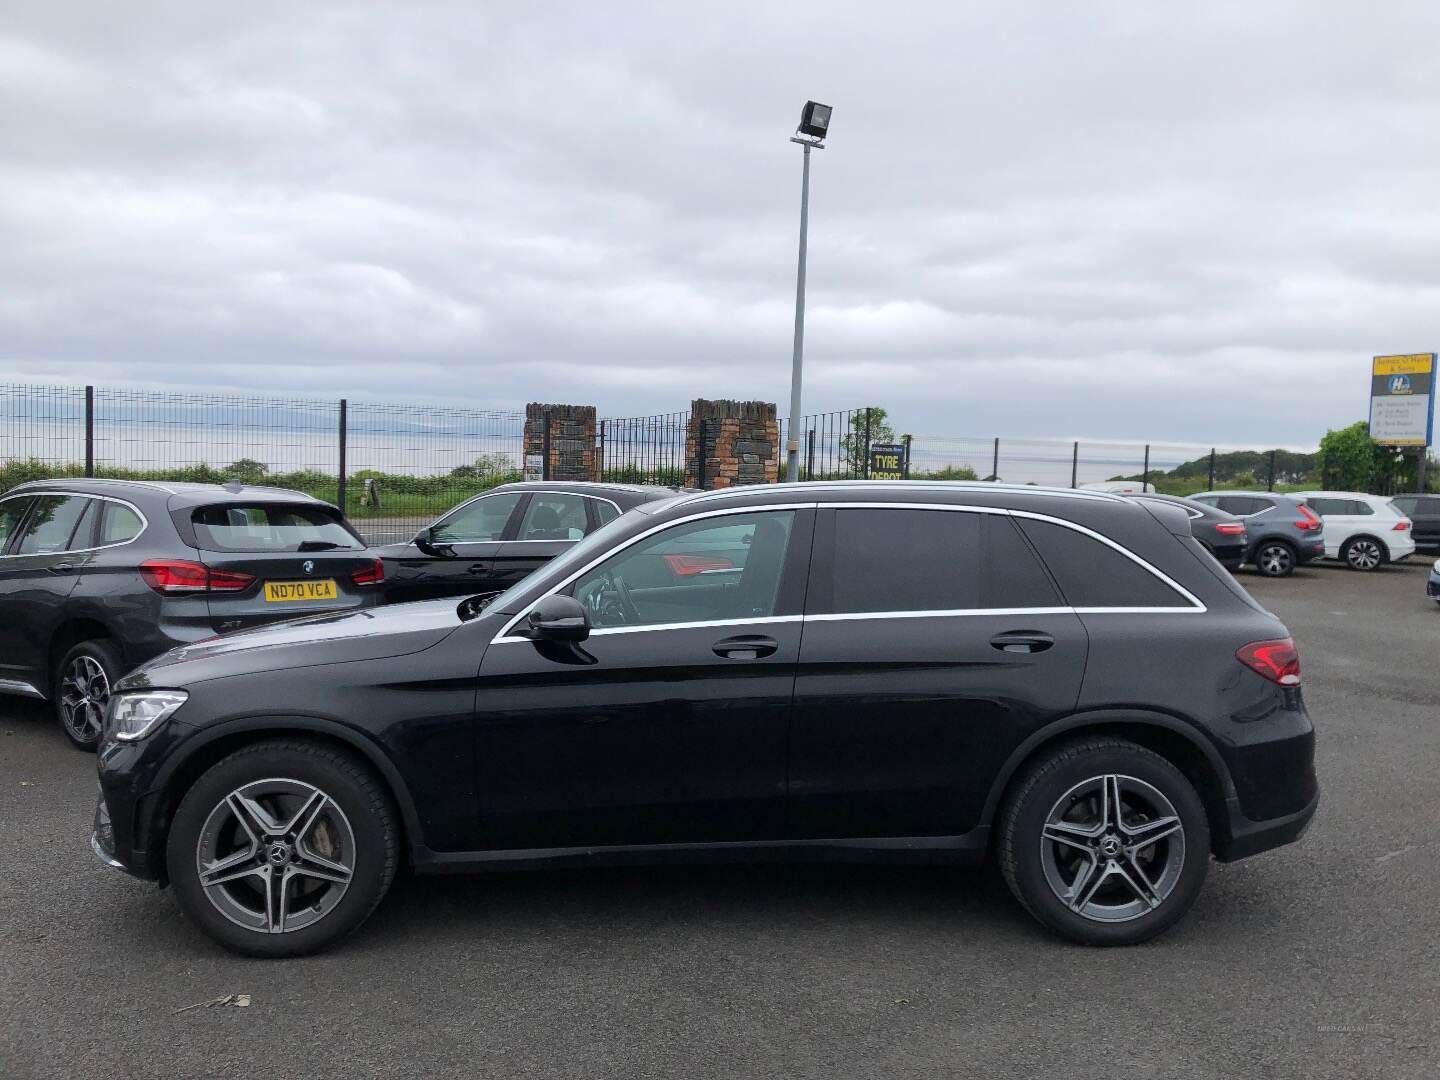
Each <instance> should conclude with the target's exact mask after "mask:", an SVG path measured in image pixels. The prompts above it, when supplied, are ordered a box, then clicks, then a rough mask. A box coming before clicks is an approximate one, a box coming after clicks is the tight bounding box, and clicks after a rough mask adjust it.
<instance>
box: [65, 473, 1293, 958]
mask: <svg viewBox="0 0 1440 1080" xmlns="http://www.w3.org/2000/svg"><path fill="white" fill-rule="evenodd" d="M1299 683H1300V675H1299V659H1298V657H1297V655H1296V652H1295V648H1294V646H1293V644H1292V643H1291V641H1290V640H1289V637H1288V634H1287V632H1286V629H1285V627H1284V626H1283V625H1281V623H1280V622H1279V621H1278V620H1277V619H1276V618H1275V617H1274V616H1273V615H1270V614H1269V613H1267V612H1266V611H1264V610H1263V609H1262V608H1261V607H1260V606H1259V605H1257V604H1256V603H1255V602H1254V601H1253V600H1252V599H1251V598H1250V597H1249V595H1248V594H1247V593H1246V592H1245V591H1244V590H1243V589H1242V588H1241V587H1240V586H1239V585H1238V584H1236V582H1235V581H1234V580H1233V579H1232V578H1231V577H1230V575H1229V574H1227V573H1225V571H1224V570H1223V569H1221V568H1220V567H1219V566H1218V565H1217V564H1216V563H1215V560H1214V559H1212V558H1211V557H1210V556H1209V555H1208V554H1207V553H1206V552H1205V551H1204V550H1203V549H1202V548H1201V546H1200V545H1199V544H1198V543H1197V542H1196V540H1195V539H1194V537H1193V536H1192V535H1191V531H1190V521H1189V519H1188V518H1187V517H1186V516H1185V514H1183V513H1181V512H1179V511H1178V510H1175V509H1173V508H1171V507H1168V506H1163V505H1159V504H1157V503H1155V502H1153V501H1145V502H1143V503H1141V502H1135V501H1132V500H1129V499H1125V498H1122V497H1119V496H1115V495H1108V494H1099V493H1094V492H1081V491H1068V490H1067V491H1060V490H1047V489H1041V488H1028V487H1027V488H1018V487H1007V486H1004V485H999V484H976V485H962V484H943V483H917V484H910V483H888V482H872V483H866V482H863V481H862V482H850V483H813V484H803V485H791V484H781V485H767V486H763V487H751V488H730V489H726V490H723V491H715V492H708V493H702V494H692V495H683V496H679V497H675V498H671V499H668V500H665V501H662V502H658V503H651V504H648V505H646V506H642V507H640V508H638V509H636V510H633V511H631V512H629V513H628V514H626V515H624V516H623V517H621V518H620V519H619V520H617V521H614V522H612V523H610V524H609V525H608V526H606V527H605V528H603V529H601V530H599V531H597V532H596V533H594V534H592V535H591V536H589V537H587V538H586V539H585V540H584V541H582V542H581V543H579V544H577V545H576V546H575V547H573V548H571V550H570V551H568V552H567V553H566V554H564V555H562V556H561V557H560V558H558V559H556V560H555V561H553V562H551V563H550V564H549V565H547V566H544V567H542V568H541V569H539V570H538V571H536V573H535V574H533V575H532V576H531V577H529V578H527V579H526V580H525V581H523V582H521V583H520V584H519V585H517V586H515V587H514V588H512V589H511V590H509V591H508V592H506V593H504V594H503V595H501V596H499V597H497V598H493V599H490V600H489V601H488V603H487V602H484V601H482V600H480V599H477V598H469V599H466V600H462V601H459V602H457V601H455V600H453V599H446V600H436V601H428V602H418V603H413V604H400V605H395V606H390V607H382V608H379V609H376V610H372V611H365V612H359V613H354V614H347V615H337V616H324V617H317V618H313V619H306V620H302V621H298V622H291V623H287V624H285V625H283V626H280V627H275V628H271V629H262V630H255V631H250V632H247V633H242V634H236V635H233V636H230V637H227V638H222V639H218V640H216V641H213V642H206V643H203V644H199V645H193V646H189V647H187V648H183V649H179V650H177V651H174V652H171V653H169V654H168V655H166V656H164V657H162V658H160V659H158V660H156V661H154V662H153V663H151V664H149V665H147V666H146V667H145V668H143V669H141V670H140V671H139V672H137V673H135V674H133V675H131V676H130V677H128V678H127V679H125V680H124V681H123V682H122V683H121V684H120V685H119V686H118V687H117V688H116V693H115V696H114V698H113V699H112V704H111V710H110V715H109V719H108V723H107V727H106V733H105V740H104V743H103V745H102V747H101V750H100V754H99V771H100V783H101V789H102V794H101V799H100V801H99V803H98V804H97V807H96V825H95V832H94V837H93V840H92V844H93V847H94V848H95V851H96V852H97V854H98V855H99V856H100V858H101V859H103V860H104V861H106V862H108V863H110V864H111V865H114V866H117V867H120V868H122V869H125V870H128V871H129V872H130V873H132V874H135V875H137V876H139V877H142V878H148V879H158V880H160V881H161V882H168V883H169V884H170V885H171V886H173V887H174V889H175V891H176V894H177V899H178V900H179V902H180V904H181V905H182V906H183V908H184V909H185V911H186V912H187V913H188V914H189V915H190V916H191V917H192V918H193V919H194V920H195V922H196V923H198V924H199V926H200V927H202V928H203V929H204V930H205V931H206V932H208V933H209V934H210V935H212V936H213V937H214V938H216V939H217V940H219V941H220V942H222V943H223V944H225V945H227V946H229V947H231V948H233V949H237V950H240V951H242V952H247V953H253V954H260V955H271V956H278V955H292V954H299V953H305V952H311V951H314V950H316V949H320V948H323V947H325V946H327V945H329V944H331V943H333V942H334V941H336V940H337V939H338V938H340V937H341V936H343V935H344V934H346V933H348V932H350V931H352V930H354V929H355V928H356V927H358V926H359V925H360V924H361V923H362V922H364V921H365V919H366V917H367V916H368V915H369V914H370V912H371V911H373V910H374V908H375V906H376V905H377V904H378V903H379V902H380V900H381V898H382V897H383V896H384V894H385V891H386V889H387V888H388V887H389V885H390V882H391V879H392V878H393V877H394V875H395V873H396V871H397V869H398V868H399V867H400V866H401V865H402V864H408V865H409V866H411V867H413V868H415V869H416V870H417V871H426V872H436V871H448V870H457V869H462V868H481V867H489V868H503V867H523V866H536V865H544V864H566V863H597V862H616V861H645V860H665V859H671V860H673V859H717V858H727V859H734V858H775V857H792V858H812V859H813V858H826V859H865V860H882V861H904V860H921V861H957V862H967V861H979V860H981V859H983V858H985V857H986V856H987V854H988V855H993V857H994V858H995V859H996V860H997V861H998V863H999V866H1000V869H1001V871H1002V872H1003V874H1004V876H1005V879H1006V881H1007V882H1008V883H1009V885H1010V888H1011V889H1012V890H1013V891H1014V893H1015V895H1016V896H1017V897H1018V898H1019V900H1020V902H1021V903H1022V904H1023V905H1024V906H1025V907H1026V909H1027V910H1029V911H1030V912H1031V913H1032V914H1033V915H1034V916H1035V917H1036V918H1037V919H1039V920H1040V921H1041V922H1043V923H1044V924H1045V925H1047V926H1049V927H1051V928H1052V929H1054V930H1056V931H1058V932H1059V933H1061V934H1064V935H1067V936H1069V937H1072V938H1075V939H1078V940H1080V941H1085V942H1091V943H1097V944H1127V943H1132V942H1138V941H1141V940H1144V939H1146V938H1149V937H1152V936H1153V935H1155V934H1158V933H1160V932H1161V931H1163V930H1164V929H1166V928H1167V927H1169V926H1171V925H1172V924H1173V923H1174V922H1175V921H1176V920H1178V919H1179V918H1180V917H1181V916H1182V915H1183V914H1184V912H1185V911H1186V910H1187V908H1188V907H1189V906H1190V904H1191V903H1192V902H1193V900H1194V899H1195V897H1196V895H1197V893H1198V891H1199V889H1200V887H1201V883H1202V881H1203V879H1204V878H1205V875H1206V870H1207V866H1208V864H1209V860H1210V858H1211V856H1212V855H1214V856H1215V857H1217V858H1219V859H1222V860H1230V859H1238V858H1241V857H1244V856H1248V855H1253V854H1255V853H1256V852H1260V851H1264V850H1266V849H1267V848H1272V847H1275V846H1277V845H1280V844H1285V843H1289V842H1290V841H1293V840H1295V839H1296V838H1297V837H1299V836H1300V834H1301V833H1302V832H1303V830H1304V829H1305V827H1306V825H1307V823H1308V822H1309V820H1310V817H1311V815H1312V814H1313V813H1314V810H1315V806H1316V802H1317V800H1318V798H1319V795H1318V789H1317V786H1316V780H1315V772H1314V768H1313V763H1312V758H1313V750H1314V732H1313V729H1312V727H1311V724H1310V718H1309V716H1308V715H1307V713H1306V711H1305V705H1304V702H1303V700H1302V697H1301V691H1300V686H1299Z"/></svg>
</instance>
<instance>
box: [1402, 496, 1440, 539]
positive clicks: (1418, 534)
mask: <svg viewBox="0 0 1440 1080" xmlns="http://www.w3.org/2000/svg"><path fill="white" fill-rule="evenodd" d="M1396 501H1397V502H1398V501H1399V500H1396ZM1410 518H1411V520H1413V521H1414V522H1415V542H1416V543H1417V544H1423V545H1424V546H1425V547H1436V546H1437V545H1440V498H1436V497H1435V496H1433V495H1426V496H1424V497H1423V498H1420V499H1417V500H1416V506H1415V510H1414V512H1412V513H1411V514H1410Z"/></svg>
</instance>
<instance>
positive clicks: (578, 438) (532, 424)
mask: <svg viewBox="0 0 1440 1080" xmlns="http://www.w3.org/2000/svg"><path fill="white" fill-rule="evenodd" d="M547 419H548V421H549V424H548V431H547V424H546V421H547ZM547 446H548V451H549V454H550V462H549V468H548V469H547V468H546V467H545V454H546V451H547ZM598 464H599V462H598V461H597V460H596V458H595V406H593V405H543V404H540V403H538V402H531V403H530V404H529V405H526V406H525V479H527V480H541V479H549V480H599V479H600V475H599V473H598V471H597V466H598Z"/></svg>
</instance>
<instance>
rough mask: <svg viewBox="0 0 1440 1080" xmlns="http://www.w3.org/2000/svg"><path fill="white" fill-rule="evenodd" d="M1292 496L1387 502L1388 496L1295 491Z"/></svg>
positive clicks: (1352, 492) (1345, 492) (1355, 492)
mask: <svg viewBox="0 0 1440 1080" xmlns="http://www.w3.org/2000/svg"><path fill="white" fill-rule="evenodd" d="M1293 494H1295V495H1296V496H1298V497H1300V498H1302V499H1311V498H1316V499H1375V500H1377V501H1379V502H1387V501H1389V499H1390V498H1391V496H1389V495H1371V494H1369V493H1368V492H1365V491H1296V492H1294V493H1293Z"/></svg>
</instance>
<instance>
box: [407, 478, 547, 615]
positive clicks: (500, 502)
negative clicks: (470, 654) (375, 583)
mask: <svg viewBox="0 0 1440 1080" xmlns="http://www.w3.org/2000/svg"><path fill="white" fill-rule="evenodd" d="M524 497H525V493H524V492H521V491H501V492H496V493H495V494H493V495H482V496H481V497H480V498H478V499H472V500H470V501H469V502H467V503H463V504H462V505H461V506H459V507H457V508H456V509H455V510H453V511H452V512H451V513H449V514H447V515H446V516H445V517H443V518H441V519H440V520H439V521H437V522H436V523H435V524H434V525H432V526H431V527H430V529H429V530H428V531H429V536H428V538H427V539H425V540H423V541H420V540H418V538H417V542H415V543H411V544H408V545H406V547H405V549H404V551H403V553H402V554H401V555H400V556H399V557H398V558H391V559H389V560H388V562H387V566H386V573H387V574H388V575H391V578H390V580H389V581H387V582H386V585H385V599H386V602H387V603H392V604H393V603H399V602H401V601H404V600H433V599H436V598H437V597H441V596H469V595H472V594H474V593H481V592H491V591H493V590H495V589H496V588H497V587H503V586H497V585H496V582H495V578H494V573H495V557H496V556H497V555H499V554H500V548H501V543H502V541H503V539H504V537H505V535H506V529H507V527H508V525H509V523H510V521H511V519H512V518H513V517H514V516H515V515H516V512H517V510H518V509H519V506H520V502H521V500H522V499H523V498H524Z"/></svg>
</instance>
